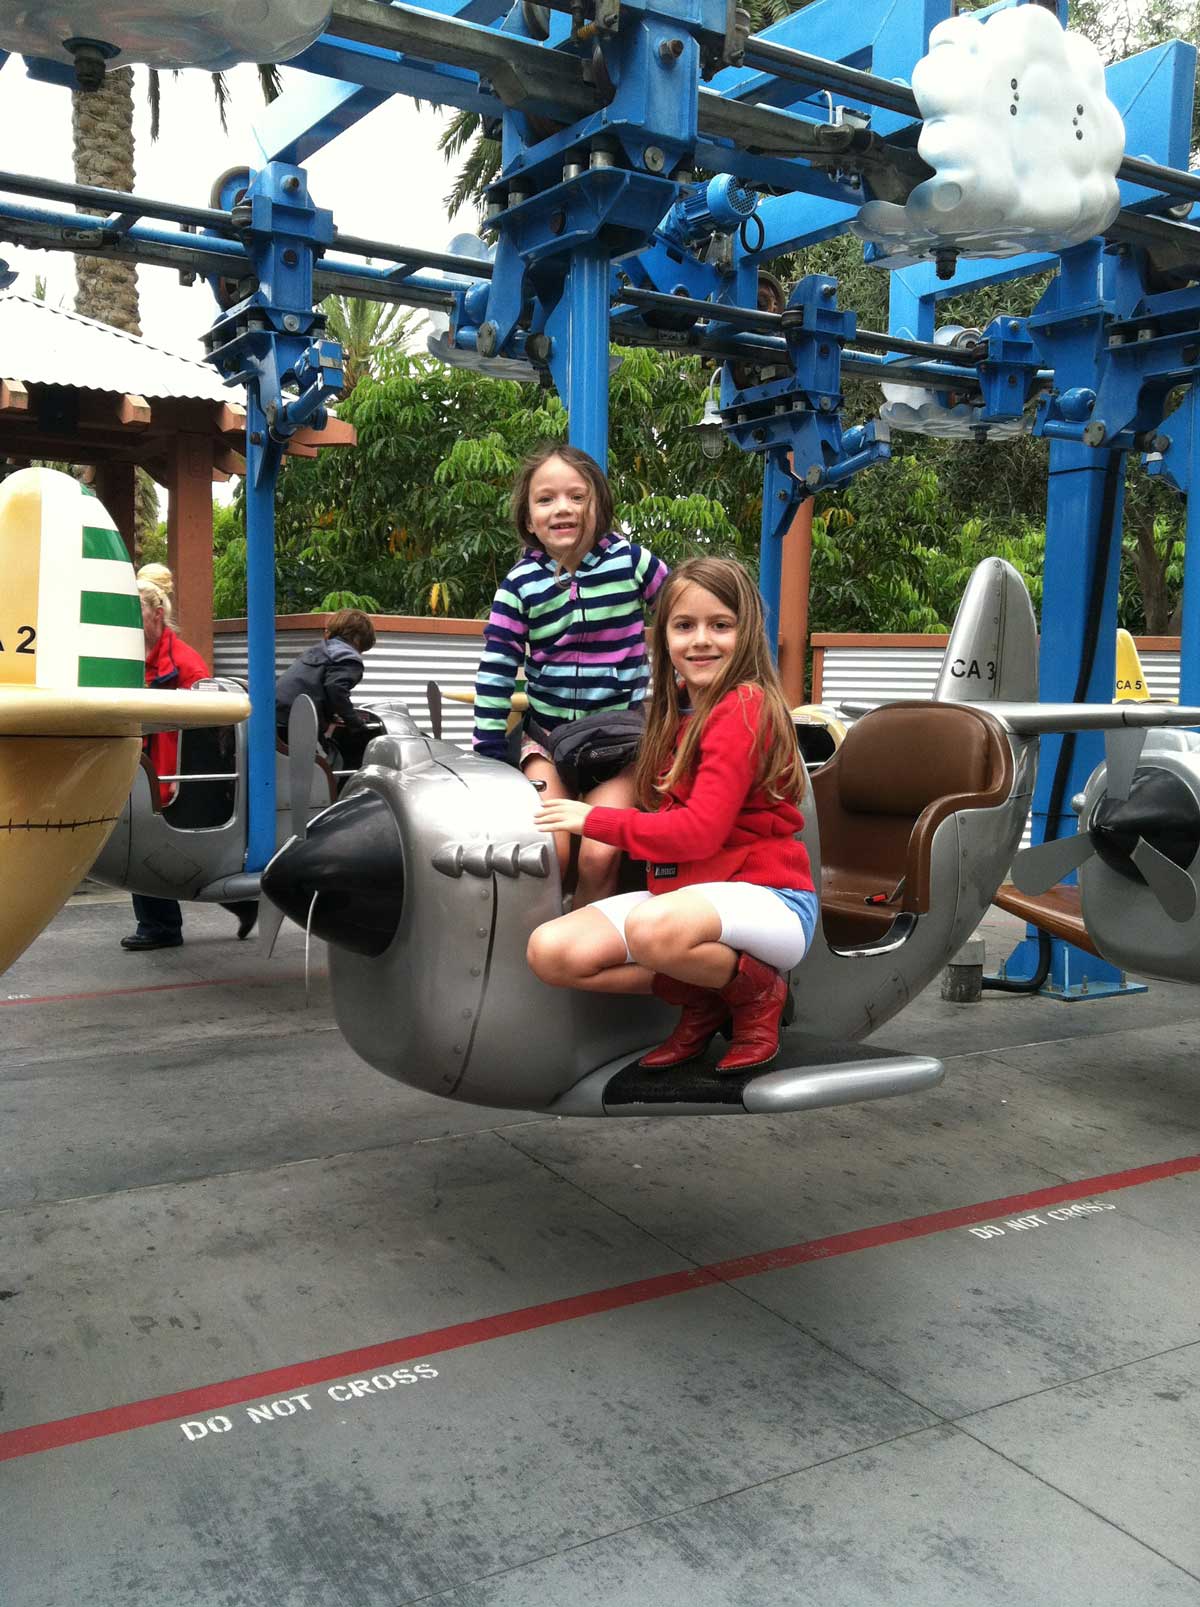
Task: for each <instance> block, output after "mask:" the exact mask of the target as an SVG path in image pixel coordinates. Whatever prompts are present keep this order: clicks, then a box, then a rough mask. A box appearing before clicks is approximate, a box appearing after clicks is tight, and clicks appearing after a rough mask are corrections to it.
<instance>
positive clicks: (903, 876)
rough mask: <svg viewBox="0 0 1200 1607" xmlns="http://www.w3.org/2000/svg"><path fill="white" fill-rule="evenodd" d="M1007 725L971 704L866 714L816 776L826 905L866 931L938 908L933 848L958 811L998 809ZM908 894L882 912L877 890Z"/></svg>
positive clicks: (1006, 779) (899, 707)
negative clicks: (932, 896) (933, 899)
mask: <svg viewBox="0 0 1200 1607" xmlns="http://www.w3.org/2000/svg"><path fill="white" fill-rule="evenodd" d="M1012 774H1013V767H1012V749H1011V747H1010V745H1009V742H1008V738H1007V735H1006V734H1005V732H1004V730H1003V728H1002V727H1001V726H1000V725H999V723H998V722H997V721H996V720H994V719H992V718H991V717H990V716H988V715H986V714H984V713H982V712H981V711H980V710H978V709H973V708H967V707H965V706H964V705H962V704H952V703H941V704H939V703H920V704H893V705H892V706H891V707H889V708H886V709H877V710H874V711H873V712H872V713H870V714H867V715H864V716H863V718H862V719H861V720H859V721H858V722H857V723H856V724H855V725H853V726H852V727H851V728H850V730H849V732H848V733H847V735H846V740H845V741H844V742H843V743H842V746H841V747H840V748H839V750H838V752H837V754H836V756H835V757H834V758H833V759H831V760H830V762H829V763H828V764H827V765H825V766H824V767H823V768H822V769H821V770H818V771H817V772H816V774H815V775H814V776H813V777H812V787H813V797H814V800H815V803H816V807H817V818H818V822H819V825H820V834H821V873H822V895H821V896H822V902H823V903H824V904H825V905H826V906H828V907H829V908H830V910H836V909H838V908H839V907H840V908H842V909H843V911H844V913H845V914H846V915H847V916H850V917H860V918H857V919H856V920H855V924H856V925H858V926H862V927H864V928H868V927H872V926H878V925H879V924H881V923H886V922H890V920H891V919H892V918H893V916H894V915H895V913H896V912H897V910H899V909H906V910H911V911H915V912H917V913H923V912H924V911H925V910H927V909H928V908H929V878H930V849H931V846H932V841H933V834H934V832H935V831H936V829H937V827H938V826H939V825H940V824H941V822H942V821H943V820H945V819H946V817H947V816H948V815H950V814H953V813H955V812H956V811H957V810H959V809H972V808H984V807H994V806H996V805H998V804H1000V803H1003V801H1004V800H1005V799H1006V798H1007V797H1008V794H1009V791H1010V790H1011V785H1012ZM901 881H903V882H904V887H903V890H902V892H901V894H900V895H899V896H898V897H896V898H894V899H893V901H892V902H891V903H889V904H888V905H887V906H883V907H882V908H881V909H879V910H878V911H874V910H872V909H871V907H870V906H868V905H866V904H865V900H866V898H868V897H869V896H871V895H873V894H876V893H885V894H888V895H893V894H894V893H895V891H896V889H897V888H898V887H899V886H900V883H901Z"/></svg>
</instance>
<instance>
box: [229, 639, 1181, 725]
mask: <svg viewBox="0 0 1200 1607" xmlns="http://www.w3.org/2000/svg"><path fill="white" fill-rule="evenodd" d="M373 617H374V623H375V630H376V633H377V640H376V644H375V647H374V648H373V649H372V651H371V652H369V653H368V654H367V656H366V659H365V660H364V662H365V664H366V674H365V675H364V676H363V679H362V681H361V683H360V684H359V686H358V688H357V690H356V691H355V694H354V701H355V702H356V703H370V702H371V701H372V700H373V699H378V698H383V697H388V698H400V699H402V700H403V701H404V702H405V703H407V704H408V706H409V708H410V710H411V711H412V715H413V718H414V719H415V720H416V721H417V724H418V725H420V726H421V728H422V729H423V730H424V729H427V727H428V723H429V711H428V706H427V704H426V700H425V687H426V684H427V683H428V682H429V681H437V682H438V684H439V685H440V686H441V688H442V690H443V692H445V691H447V690H448V689H451V688H455V689H457V688H462V689H464V690H465V689H467V688H469V687H471V686H473V685H474V682H475V670H476V667H477V665H478V663H479V655H480V653H481V652H482V650H483V622H482V621H481V620H474V619H447V620H441V619H437V620H434V619H409V618H402V617H399V616H395V615H378V616H373ZM323 624H324V616H322V615H317V614H299V615H295V616H292V617H283V618H280V619H278V620H277V621H276V628H277V636H276V640H275V671H276V674H278V673H279V672H280V671H282V670H283V669H285V668H286V667H287V666H288V665H289V664H290V663H291V662H292V660H293V659H294V658H296V657H298V656H299V654H301V653H302V652H303V651H304V649H305V648H306V647H309V646H311V645H312V643H313V642H315V641H318V640H319V639H320V636H321V630H322V626H323ZM214 632H215V634H214V640H213V661H214V662H213V668H214V669H215V671H216V673H217V674H218V675H232V676H234V677H236V678H237V679H238V680H244V679H245V676H246V623H245V621H244V620H218V621H217V622H216V625H215V627H214ZM812 646H813V672H814V673H813V683H814V695H813V701H814V702H818V701H819V702H822V703H835V704H836V703H842V702H862V703H870V702H874V701H876V700H877V699H884V698H908V697H914V698H921V697H929V696H930V694H931V693H932V691H933V687H934V683H935V682H936V680H937V676H938V671H939V669H940V668H941V664H942V654H943V652H944V651H945V646H946V638H945V637H944V636H851V635H829V636H821V635H817V636H814V637H813V639H812ZM1137 646H1138V652H1139V653H1140V655H1141V660H1142V668H1143V670H1144V671H1145V675H1146V681H1147V684H1148V685H1149V687H1150V695H1151V696H1152V697H1155V698H1174V697H1178V695H1179V643H1178V640H1177V639H1175V638H1171V637H1162V636H1154V637H1145V638H1142V639H1140V640H1139V641H1138V644H1137ZM442 729H443V735H444V736H446V737H447V738H448V739H449V740H450V741H451V742H469V741H470V737H471V710H470V706H469V705H467V704H461V703H454V702H447V703H445V704H444V706H443V714H442Z"/></svg>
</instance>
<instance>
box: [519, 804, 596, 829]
mask: <svg viewBox="0 0 1200 1607" xmlns="http://www.w3.org/2000/svg"><path fill="white" fill-rule="evenodd" d="M591 812H592V805H591V804H586V803H580V802H579V801H578V800H577V799H575V798H551V799H549V800H548V802H546V803H543V804H541V805H540V806H539V808H538V811H537V813H536V814H535V815H534V817H533V823H534V825H535V826H536V827H537V828H538V830H539V831H570V832H574V833H575V834H576V836H579V837H582V836H583V831H584V822H585V821H586V820H587V817H588V816H589V815H590V814H591Z"/></svg>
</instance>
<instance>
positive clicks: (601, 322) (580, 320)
mask: <svg viewBox="0 0 1200 1607" xmlns="http://www.w3.org/2000/svg"><path fill="white" fill-rule="evenodd" d="M608 281H609V259H608V253H607V251H605V250H602V249H601V248H600V247H598V246H595V245H588V246H581V247H580V249H579V250H578V251H573V252H572V253H571V265H570V267H569V268H568V270H567V282H566V286H565V288H564V290H563V302H562V303H561V304H560V306H561V305H563V304H565V307H566V347H567V349H566V354H565V355H566V376H565V378H566V383H565V385H564V383H563V377H562V374H561V368H560V370H559V372H558V373H556V375H555V378H556V381H557V383H558V388H559V394H560V395H561V396H562V399H563V401H564V403H565V404H566V409H567V416H568V419H569V420H570V437H571V445H572V446H578V447H581V448H582V450H583V451H585V452H590V453H591V455H592V456H593V457H594V458H595V460H596V462H597V463H598V464H599V465H600V467H601V468H602V469H607V467H608V296H609V285H608ZM559 338H560V339H561V337H559Z"/></svg>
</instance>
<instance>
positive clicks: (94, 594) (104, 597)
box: [79, 591, 142, 630]
mask: <svg viewBox="0 0 1200 1607" xmlns="http://www.w3.org/2000/svg"><path fill="white" fill-rule="evenodd" d="M79 623H80V624H81V625H130V626H132V627H133V628H134V629H135V630H141V628H142V606H141V603H140V602H139V600H138V598H137V595H136V594H131V593H130V592H121V591H81V592H80V593H79Z"/></svg>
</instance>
